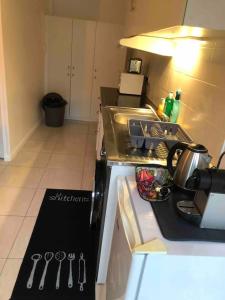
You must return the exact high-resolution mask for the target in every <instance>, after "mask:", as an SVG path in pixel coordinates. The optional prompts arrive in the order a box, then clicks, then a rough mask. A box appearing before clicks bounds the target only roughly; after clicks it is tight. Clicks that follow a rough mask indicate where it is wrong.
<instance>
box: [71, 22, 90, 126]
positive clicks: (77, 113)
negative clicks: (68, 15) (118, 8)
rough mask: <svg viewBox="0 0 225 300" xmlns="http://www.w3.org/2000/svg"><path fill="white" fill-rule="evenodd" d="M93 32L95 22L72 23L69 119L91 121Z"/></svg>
mask: <svg viewBox="0 0 225 300" xmlns="http://www.w3.org/2000/svg"><path fill="white" fill-rule="evenodd" d="M95 32H96V22H95V21H84V20H74V21H73V39H72V70H71V97H70V114H69V115H70V118H71V119H75V120H85V121H88V120H90V119H91V107H92V85H93V68H94V51H95Z"/></svg>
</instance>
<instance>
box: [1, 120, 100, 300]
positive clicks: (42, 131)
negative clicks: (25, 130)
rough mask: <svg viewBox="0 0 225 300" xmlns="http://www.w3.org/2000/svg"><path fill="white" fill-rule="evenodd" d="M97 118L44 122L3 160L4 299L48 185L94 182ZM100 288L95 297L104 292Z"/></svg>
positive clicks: (80, 186) (84, 185)
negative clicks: (50, 124)
mask: <svg viewBox="0 0 225 300" xmlns="http://www.w3.org/2000/svg"><path fill="white" fill-rule="evenodd" d="M95 140H96V124H94V123H84V122H74V121H67V122H65V125H64V126H63V127H61V128H50V127H46V126H45V125H41V126H40V127H39V128H38V129H37V130H36V131H35V132H34V134H33V135H32V136H31V137H30V138H29V140H28V141H27V142H26V144H25V145H24V147H23V148H22V149H21V151H20V152H19V153H18V154H17V156H16V157H15V158H14V159H13V160H12V161H11V162H9V163H4V162H0V300H8V299H9V297H10V295H11V291H12V288H13V286H14V283H15V280H16V277H17V274H18V271H19V268H20V265H21V262H22V259H23V256H24V254H25V251H26V247H27V245H28V242H29V239H30V236H31V233H32V230H33V227H34V224H35V221H36V217H37V214H38V211H39V208H40V205H41V202H42V199H43V196H44V194H45V191H46V188H65V189H87V190H91V189H92V186H93V176H94V167H95ZM103 295H104V288H103V289H102V288H101V287H98V288H97V289H96V299H97V300H98V299H100V298H101V299H103V298H104V296H103Z"/></svg>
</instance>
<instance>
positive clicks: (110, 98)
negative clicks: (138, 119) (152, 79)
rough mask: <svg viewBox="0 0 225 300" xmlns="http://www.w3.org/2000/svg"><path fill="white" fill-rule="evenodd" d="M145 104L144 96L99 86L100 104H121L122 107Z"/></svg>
mask: <svg viewBox="0 0 225 300" xmlns="http://www.w3.org/2000/svg"><path fill="white" fill-rule="evenodd" d="M144 104H145V97H144V96H135V95H126V94H120V93H119V91H118V89H116V88H110V87H101V105H102V106H103V107H104V106H122V107H136V108H138V107H142V106H143V105H144Z"/></svg>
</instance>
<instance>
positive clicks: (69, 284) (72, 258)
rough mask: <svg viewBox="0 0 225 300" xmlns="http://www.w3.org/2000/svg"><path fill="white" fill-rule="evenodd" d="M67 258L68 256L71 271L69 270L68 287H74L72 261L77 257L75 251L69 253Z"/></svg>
mask: <svg viewBox="0 0 225 300" xmlns="http://www.w3.org/2000/svg"><path fill="white" fill-rule="evenodd" d="M67 258H68V260H69V262H70V272H69V278H68V287H69V288H70V289H71V288H72V287H73V270H72V262H73V260H74V259H75V253H69V254H68V257H67Z"/></svg>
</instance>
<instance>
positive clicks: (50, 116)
mask: <svg viewBox="0 0 225 300" xmlns="http://www.w3.org/2000/svg"><path fill="white" fill-rule="evenodd" d="M66 104H67V102H66V100H64V99H63V98H62V96H60V95H59V94H57V93H49V94H47V95H45V96H44V97H43V99H42V108H43V109H44V111H45V124H46V125H47V126H51V127H59V126H62V125H63V123H64V115H65V107H66Z"/></svg>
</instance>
